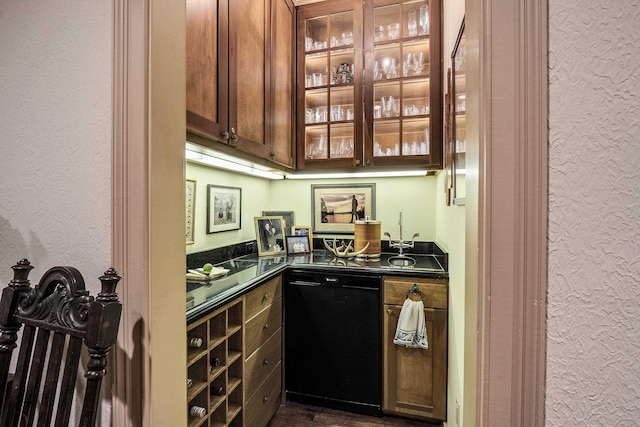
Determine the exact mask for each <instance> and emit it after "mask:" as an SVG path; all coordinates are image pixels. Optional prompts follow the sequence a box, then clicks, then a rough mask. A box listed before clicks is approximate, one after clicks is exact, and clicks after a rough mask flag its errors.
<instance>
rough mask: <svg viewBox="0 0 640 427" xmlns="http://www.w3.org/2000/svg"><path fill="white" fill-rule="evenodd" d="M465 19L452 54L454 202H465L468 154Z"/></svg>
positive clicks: (462, 203) (459, 203)
mask: <svg viewBox="0 0 640 427" xmlns="http://www.w3.org/2000/svg"><path fill="white" fill-rule="evenodd" d="M464 40H465V38H464V20H463V21H462V25H461V26H460V32H459V33H458V39H457V41H456V45H455V47H454V49H453V53H452V54H451V67H452V68H453V78H452V79H451V80H452V81H451V90H452V94H453V98H452V100H451V101H452V110H453V123H452V132H451V139H452V142H453V203H454V204H456V205H464V204H465V195H466V191H465V176H466V156H467V126H466V125H467V120H466V114H467V108H466V100H467V85H466V80H467V79H466V71H467V67H466V62H465V52H464V51H465V43H464Z"/></svg>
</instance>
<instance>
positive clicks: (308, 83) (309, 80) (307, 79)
mask: <svg viewBox="0 0 640 427" xmlns="http://www.w3.org/2000/svg"><path fill="white" fill-rule="evenodd" d="M304 86H305V87H313V75H312V74H307V75H305V76H304Z"/></svg>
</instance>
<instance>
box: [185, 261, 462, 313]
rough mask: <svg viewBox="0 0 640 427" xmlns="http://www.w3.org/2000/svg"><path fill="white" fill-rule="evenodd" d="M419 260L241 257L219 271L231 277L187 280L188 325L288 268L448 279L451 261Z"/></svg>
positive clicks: (219, 265)
mask: <svg viewBox="0 0 640 427" xmlns="http://www.w3.org/2000/svg"><path fill="white" fill-rule="evenodd" d="M407 255H408V256H410V257H411V258H412V259H414V260H415V264H414V265H412V266H395V265H391V264H390V263H389V259H390V258H394V257H397V254H392V253H383V254H382V255H381V256H380V258H379V259H377V260H360V259H357V258H353V259H343V258H336V257H335V256H334V255H333V254H331V253H330V252H328V251H326V250H314V251H313V252H312V253H309V254H301V255H293V256H291V255H289V256H284V255H282V256H270V257H258V256H257V255H256V254H249V255H244V256H240V257H237V258H234V259H231V260H228V261H224V262H222V263H218V264H216V266H217V267H222V268H226V269H228V270H229V273H228V274H227V275H226V276H223V277H220V278H218V279H215V280H212V281H207V282H203V281H190V280H187V322H188V323H189V322H192V321H194V320H196V319H198V318H200V317H202V316H203V315H205V314H207V313H208V312H210V311H211V310H213V309H215V308H217V307H219V306H221V305H223V304H225V303H227V302H229V301H231V300H232V299H235V298H237V297H238V296H241V295H243V294H244V293H246V292H248V291H250V290H251V289H253V288H255V287H256V286H258V285H261V284H262V283H264V282H266V281H267V280H269V279H271V278H273V277H275V276H277V275H278V274H280V273H282V272H284V271H285V270H286V269H287V268H293V267H300V268H306V269H322V270H326V269H335V270H337V271H342V272H349V271H351V272H354V273H355V272H357V273H371V274H382V275H401V276H413V277H426V278H432V279H448V277H449V273H448V270H447V259H446V256H444V255H434V254H407Z"/></svg>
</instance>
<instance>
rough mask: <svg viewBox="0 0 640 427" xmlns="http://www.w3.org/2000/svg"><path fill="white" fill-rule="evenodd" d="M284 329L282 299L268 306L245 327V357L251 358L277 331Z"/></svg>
mask: <svg viewBox="0 0 640 427" xmlns="http://www.w3.org/2000/svg"><path fill="white" fill-rule="evenodd" d="M280 327H282V298H278V299H277V300H275V301H274V302H273V304H271V305H269V306H267V308H265V309H264V310H262V311H261V312H260V313H258V314H257V315H255V316H254V317H253V318H251V320H249V321H247V323H246V325H245V336H246V341H245V353H244V354H245V355H247V356H250V355H251V354H252V353H253V352H254V351H256V349H257V348H258V347H260V346H261V345H262V344H263V343H264V342H265V341H266V340H267V339H268V338H269V337H270V336H271V335H273V333H274V332H275V331H277V330H278V329H280Z"/></svg>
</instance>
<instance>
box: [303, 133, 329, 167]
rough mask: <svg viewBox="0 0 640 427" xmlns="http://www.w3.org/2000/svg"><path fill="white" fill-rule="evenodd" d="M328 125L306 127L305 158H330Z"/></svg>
mask: <svg viewBox="0 0 640 427" xmlns="http://www.w3.org/2000/svg"><path fill="white" fill-rule="evenodd" d="M327 138H328V132H327V126H307V128H306V129H305V141H304V158H305V159H307V160H311V159H326V158H328V151H329V150H328V146H329V144H328V142H327Z"/></svg>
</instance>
